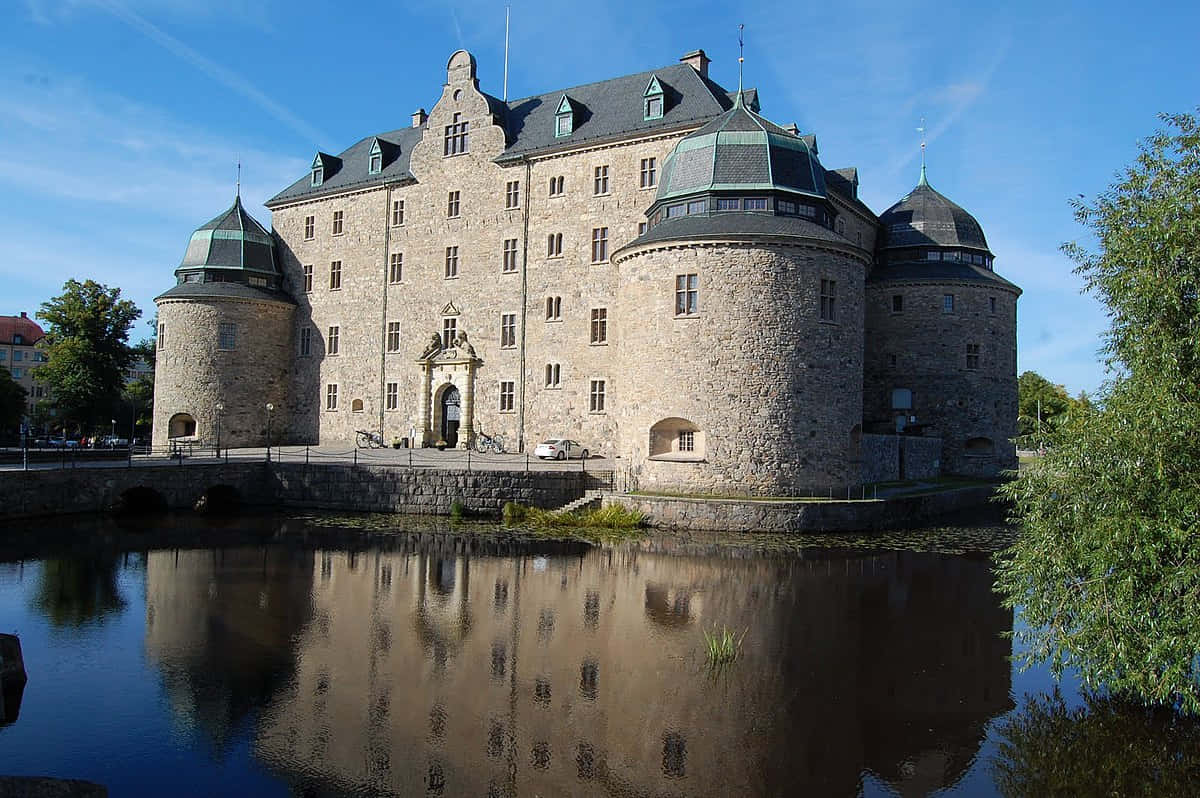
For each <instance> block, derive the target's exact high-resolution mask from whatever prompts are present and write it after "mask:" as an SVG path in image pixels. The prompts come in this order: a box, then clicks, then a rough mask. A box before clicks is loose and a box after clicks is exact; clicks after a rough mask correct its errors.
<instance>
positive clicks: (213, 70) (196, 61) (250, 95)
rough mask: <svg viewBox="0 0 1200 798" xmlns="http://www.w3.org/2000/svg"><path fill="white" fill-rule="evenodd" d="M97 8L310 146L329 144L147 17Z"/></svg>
mask: <svg viewBox="0 0 1200 798" xmlns="http://www.w3.org/2000/svg"><path fill="white" fill-rule="evenodd" d="M96 5H97V6H99V7H100V8H103V9H104V10H106V11H108V12H109V13H110V14H112V15H113V16H114V17H117V18H118V19H120V20H121V21H123V22H125V23H126V24H128V25H129V26H130V27H133V28H136V29H137V30H139V31H141V32H142V33H144V34H145V35H146V36H147V37H149V38H150V39H152V40H154V41H155V42H157V43H158V44H160V45H162V46H163V47H164V48H165V49H167V50H169V51H170V52H171V53H173V54H175V55H177V56H179V57H180V58H182V59H183V60H184V61H187V62H189V63H190V64H191V65H192V66H194V67H196V68H197V69H199V70H200V71H201V72H203V73H204V74H206V75H208V76H209V77H211V78H213V79H214V80H217V81H219V82H220V83H222V84H224V85H225V86H226V87H228V88H230V89H232V90H233V91H236V92H237V93H239V94H241V95H242V96H244V97H246V98H247V99H249V100H251V101H252V102H254V103H256V104H257V105H258V106H259V107H260V108H262V109H263V110H264V111H266V112H267V113H269V114H270V115H271V116H273V117H275V118H276V119H278V120H279V121H280V122H283V123H284V124H285V125H287V126H288V127H290V128H291V129H292V130H294V131H296V132H297V133H299V134H300V135H302V136H304V137H305V138H306V139H308V140H309V141H310V142H312V143H314V144H317V145H320V144H321V143H322V142H324V141H325V137H324V134H322V133H321V132H320V131H319V130H317V129H316V128H314V127H313V126H312V125H310V124H308V123H307V122H305V121H304V120H303V119H301V118H299V117H298V116H296V115H295V114H293V113H292V112H291V111H289V110H288V109H286V108H284V107H283V106H282V105H280V104H279V103H277V102H275V101H274V100H272V99H271V98H270V97H268V96H267V95H265V94H263V93H262V92H261V91H259V90H258V88H257V87H255V86H254V85H253V84H251V83H250V82H249V81H247V80H246V79H244V78H242V77H241V76H240V75H237V74H235V73H234V72H231V71H230V70H228V69H226V68H225V67H223V66H221V65H220V64H217V63H215V62H213V61H211V60H210V59H208V58H206V57H204V56H203V55H201V54H200V53H198V52H196V51H195V50H193V49H192V48H191V47H188V46H187V45H186V44H184V43H183V42H181V41H179V39H176V38H175V37H174V36H172V35H171V34H169V33H167V32H166V31H164V30H162V29H161V28H159V27H158V26H156V25H154V24H153V23H152V22H150V21H149V20H147V19H146V18H145V17H142V16H141V15H140V14H138V13H137V12H135V11H131V10H130V9H128V8H126V7H124V6H123V5H121V4H120V3H115V2H112V1H111V0H96Z"/></svg>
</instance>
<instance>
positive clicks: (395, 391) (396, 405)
mask: <svg viewBox="0 0 1200 798" xmlns="http://www.w3.org/2000/svg"><path fill="white" fill-rule="evenodd" d="M383 409H384V410H399V409H400V383H398V382H389V383H388V384H387V390H386V391H385V392H384V394H383Z"/></svg>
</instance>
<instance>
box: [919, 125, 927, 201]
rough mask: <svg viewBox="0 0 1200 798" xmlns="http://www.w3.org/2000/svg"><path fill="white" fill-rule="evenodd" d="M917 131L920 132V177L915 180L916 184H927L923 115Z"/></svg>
mask: <svg viewBox="0 0 1200 798" xmlns="http://www.w3.org/2000/svg"><path fill="white" fill-rule="evenodd" d="M917 132H918V133H920V134H921V179H920V180H918V181H917V185H918V186H928V185H929V181H928V180H926V179H925V117H921V126H920V127H919V128H917Z"/></svg>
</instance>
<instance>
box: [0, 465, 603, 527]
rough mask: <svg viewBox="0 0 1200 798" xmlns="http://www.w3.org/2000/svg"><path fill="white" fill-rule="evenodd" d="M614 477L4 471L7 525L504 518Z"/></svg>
mask: <svg viewBox="0 0 1200 798" xmlns="http://www.w3.org/2000/svg"><path fill="white" fill-rule="evenodd" d="M609 480H611V474H609V473H607V472H586V473H584V472H579V471H465V470H453V469H410V468H398V467H385V466H354V465H348V464H347V465H343V464H312V465H308V464H304V463H294V464H293V463H266V462H261V461H259V462H231V463H206V464H187V465H184V466H180V465H178V464H171V465H167V464H164V465H153V466H146V465H139V466H137V467H134V468H77V469H62V470H31V471H0V519H7V518H29V517H36V516H47V515H60V514H66V513H104V512H113V511H121V510H131V511H134V510H148V509H165V508H170V509H190V508H192V507H194V506H196V504H197V502H200V501H201V500H204V502H206V503H208V504H209V505H210V506H212V507H214V509H215V508H216V507H217V506H218V505H225V506H232V505H242V506H258V507H314V508H322V509H329V510H351V511H370V512H402V513H417V514H436V515H446V514H449V512H450V505H451V504H452V503H453V502H455V501H459V502H461V503H462V504H463V505H464V507H465V508H466V509H467V510H468V511H470V512H472V513H477V514H481V515H491V516H498V515H499V514H500V511H501V509H502V508H503V506H504V503H505V502H508V501H515V502H520V503H521V504H526V505H532V506H535V507H544V508H553V507H561V506H562V505H564V504H567V503H568V502H570V501H573V500H575V499H578V498H580V497H581V496H583V495H584V493H585V492H586V491H587V490H588V489H589V488H596V487H601V486H607V483H608V481H609Z"/></svg>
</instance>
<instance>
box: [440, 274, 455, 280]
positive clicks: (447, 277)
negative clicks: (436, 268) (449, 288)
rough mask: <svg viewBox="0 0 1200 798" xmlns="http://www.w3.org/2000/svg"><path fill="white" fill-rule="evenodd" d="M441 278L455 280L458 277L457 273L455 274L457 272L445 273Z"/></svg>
mask: <svg viewBox="0 0 1200 798" xmlns="http://www.w3.org/2000/svg"><path fill="white" fill-rule="evenodd" d="M443 279H445V280H457V279H458V275H457V274H454V275H447V276H446V277H444V278H443Z"/></svg>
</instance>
